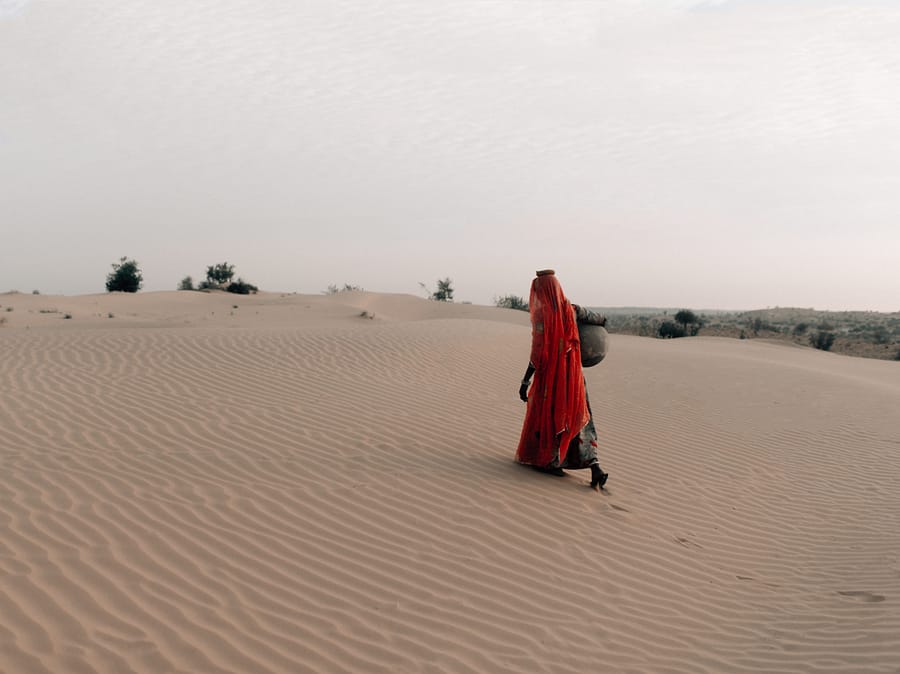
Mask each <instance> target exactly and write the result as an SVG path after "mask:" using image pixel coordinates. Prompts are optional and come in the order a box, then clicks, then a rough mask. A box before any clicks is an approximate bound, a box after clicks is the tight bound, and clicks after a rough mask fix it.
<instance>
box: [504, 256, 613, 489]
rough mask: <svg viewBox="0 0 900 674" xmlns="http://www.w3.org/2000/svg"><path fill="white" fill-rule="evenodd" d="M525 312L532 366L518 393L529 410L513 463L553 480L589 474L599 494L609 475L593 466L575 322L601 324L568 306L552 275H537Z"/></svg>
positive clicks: (594, 459)
mask: <svg viewBox="0 0 900 674" xmlns="http://www.w3.org/2000/svg"><path fill="white" fill-rule="evenodd" d="M528 308H529V312H530V313H531V328H532V332H531V362H530V363H529V364H528V369H527V370H526V372H525V377H524V379H523V380H522V385H521V387H520V388H519V396H520V397H521V398H522V400H524V401H525V402H526V403H528V408H527V411H526V412H525V423H524V425H523V427H522V436H521V438H520V439H519V447H518V449H517V450H516V460H517V461H518V462H519V463H524V464H527V465H530V466H533V467H534V468H536V469H537V470H540V471H543V472H547V473H551V474H553V475H565V472H563V468H571V469H576V468H590V469H591V487H593V488H594V489H602V488H603V485H604V484H606V480H607V478H608V477H609V475H608V474H607V473H604V472H603V471H602V470H601V469H600V464H599V462H598V460H597V431H596V429H595V428H594V420H593V418H592V415H591V408H590V404H589V402H588V397H587V389H586V388H585V384H584V375H583V374H582V371H581V344H580V342H579V339H578V325H577V321H578V320H579V319H580V320H583V321H585V322H591V323H597V324H599V325H602V324H604V323H606V319H605V318H603V317H602V316H599V315H598V314H595V313H593V312H591V311H589V310H586V309H584V308H582V307H578V306H575V305H572V304H570V303H569V300H567V299H566V296H565V295H564V294H563V291H562V287H561V286H560V285H559V281H558V280H557V278H556V275H555V273H554V272H553V270H552V269H546V270H544V271H539V272H537V277H536V278H535V279H534V281H532V283H531V296H530V298H529V304H528ZM532 375H534V383H533V384H532V385H531V391H530V394H529V391H528V386H529V383H530V381H531V377H532Z"/></svg>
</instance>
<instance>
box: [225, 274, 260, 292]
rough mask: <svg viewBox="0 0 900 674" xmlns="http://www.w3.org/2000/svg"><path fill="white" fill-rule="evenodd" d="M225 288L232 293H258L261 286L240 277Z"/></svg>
mask: <svg viewBox="0 0 900 674" xmlns="http://www.w3.org/2000/svg"><path fill="white" fill-rule="evenodd" d="M225 290H226V291H227V292H230V293H237V294H238V295H249V294H250V293H253V294H256V293H257V292H258V291H259V288H257V287H256V286H255V285H253V284H252V283H247V282H246V281H244V280H243V279H242V278H240V277H238V280H237V281H234V282H233V283H229V284H228V287H226V288H225Z"/></svg>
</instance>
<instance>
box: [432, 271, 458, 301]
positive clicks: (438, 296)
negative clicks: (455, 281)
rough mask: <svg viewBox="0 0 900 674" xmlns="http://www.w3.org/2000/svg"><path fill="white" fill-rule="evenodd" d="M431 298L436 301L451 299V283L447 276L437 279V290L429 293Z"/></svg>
mask: <svg viewBox="0 0 900 674" xmlns="http://www.w3.org/2000/svg"><path fill="white" fill-rule="evenodd" d="M431 299H433V300H437V301H438V302H452V301H453V285H452V281H451V280H450V278H449V277H448V278H445V279H443V280H438V282H437V290H435V291H434V292H433V293H431Z"/></svg>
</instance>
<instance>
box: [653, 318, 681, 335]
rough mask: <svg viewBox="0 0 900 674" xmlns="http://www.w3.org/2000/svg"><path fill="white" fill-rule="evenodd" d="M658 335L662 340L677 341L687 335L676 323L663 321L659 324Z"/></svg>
mask: <svg viewBox="0 0 900 674" xmlns="http://www.w3.org/2000/svg"><path fill="white" fill-rule="evenodd" d="M656 334H657V335H659V337H660V338H661V339H675V338H676V337H684V336H685V335H686V334H687V333H686V332H685V330H684V328H683V327H681V326H680V325H678V323H676V322H675V321H663V322H662V323H660V324H659V328H658V329H657V331H656Z"/></svg>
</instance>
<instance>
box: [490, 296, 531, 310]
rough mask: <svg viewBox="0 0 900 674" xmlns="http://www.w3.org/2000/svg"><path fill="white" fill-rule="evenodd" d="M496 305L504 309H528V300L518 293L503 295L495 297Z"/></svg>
mask: <svg viewBox="0 0 900 674" xmlns="http://www.w3.org/2000/svg"><path fill="white" fill-rule="evenodd" d="M494 306H498V307H500V308H502V309H518V310H519V311H528V302H526V301H525V300H523V299H522V298H521V297H519V296H518V295H504V296H503V297H495V298H494Z"/></svg>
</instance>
